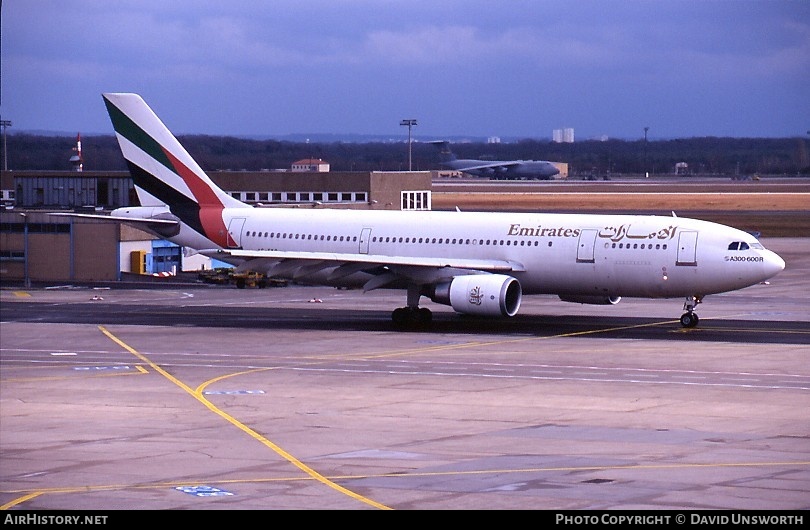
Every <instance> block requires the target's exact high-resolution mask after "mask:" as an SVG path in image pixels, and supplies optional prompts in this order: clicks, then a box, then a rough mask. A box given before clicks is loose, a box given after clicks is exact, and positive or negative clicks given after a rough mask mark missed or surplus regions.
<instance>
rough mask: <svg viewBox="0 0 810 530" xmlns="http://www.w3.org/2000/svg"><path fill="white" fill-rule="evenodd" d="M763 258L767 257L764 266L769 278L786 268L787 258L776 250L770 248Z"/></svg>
mask: <svg viewBox="0 0 810 530" xmlns="http://www.w3.org/2000/svg"><path fill="white" fill-rule="evenodd" d="M763 258H765V259H764V266H763V268H764V271H765V274H766V275H767V276H766V277H767V278H770V277H771V276H776V275H777V274H779V273H780V272H782V271H783V270H785V260H783V259H782V257H781V256H780V255H779V254H777V253H776V252H773V251H770V250H768V251H766V252H765V255H764V256H763Z"/></svg>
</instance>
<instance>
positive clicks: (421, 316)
mask: <svg viewBox="0 0 810 530" xmlns="http://www.w3.org/2000/svg"><path fill="white" fill-rule="evenodd" d="M391 320H393V321H394V324H396V325H398V326H422V325H427V324H430V323H431V322H432V321H433V313H432V312H431V311H430V309H428V308H427V307H398V308H396V309H394V311H393V312H392V313H391Z"/></svg>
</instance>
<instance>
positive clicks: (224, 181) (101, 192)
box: [0, 160, 433, 285]
mask: <svg viewBox="0 0 810 530" xmlns="http://www.w3.org/2000/svg"><path fill="white" fill-rule="evenodd" d="M322 162H323V161H313V160H306V161H302V164H304V163H306V165H307V166H308V168H307V169H308V170H304V171H213V172H208V175H209V177H210V178H211V179H212V180H213V181H214V182H215V183H216V184H217V185H218V186H220V187H221V188H222V189H224V190H226V191H227V192H228V193H229V194H231V195H232V196H233V197H235V198H237V199H239V200H241V201H243V202H246V203H248V204H252V205H254V206H255V207H258V208H279V207H282V208H285V207H286V208H353V209H369V210H377V209H381V210H430V209H431V182H432V177H433V175H432V173H431V172H430V171H402V172H397V171H372V172H329V171H328V165H327V166H326V169H327V170H326V171H324V163H322ZM313 165H314V166H315V167H316V168H317V169H316V170H312V169H311V167H312V166H313ZM0 201H1V203H0V204H1V205H2V208H1V209H0V281H12V282H18V281H22V282H24V283H25V284H26V285H28V284H30V283H31V282H66V283H69V282H82V281H105V282H110V281H123V280H127V279H132V277H133V276H134V277H139V276H143V277H146V276H150V277H151V276H154V275H165V274H177V273H179V272H191V271H199V270H204V269H211V268H215V267H220V266H225V264H224V263H219V262H216V261H212V260H211V259H210V258H206V257H203V256H199V255H194V256H191V255H184V252H183V249H182V248H180V247H177V246H176V245H174V244H173V243H170V242H168V241H164V240H161V239H158V238H155V237H154V236H152V235H151V234H148V233H146V232H143V231H141V230H138V229H136V228H133V227H130V226H128V225H122V224H117V223H110V222H105V221H99V220H95V219H83V218H78V217H66V216H54V215H51V214H52V213H54V212H62V213H65V212H77V213H89V212H92V213H94V214H99V213H101V214H103V213H109V212H110V211H111V210H113V209H115V208H119V207H125V206H137V205H138V199H137V195H136V194H135V188H134V186H133V183H132V178H131V177H130V175H129V172H127V171H107V172H105V171H86V170H83V171H75V170H74V171H0Z"/></svg>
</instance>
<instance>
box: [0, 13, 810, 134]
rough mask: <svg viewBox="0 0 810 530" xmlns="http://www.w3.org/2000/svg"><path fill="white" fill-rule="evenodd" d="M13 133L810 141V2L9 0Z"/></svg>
mask: <svg viewBox="0 0 810 530" xmlns="http://www.w3.org/2000/svg"><path fill="white" fill-rule="evenodd" d="M0 9H2V35H0V45H2V49H1V50H0V52H1V55H2V67H1V73H2V79H0V89H1V90H2V92H0V117H2V119H4V120H11V121H12V122H13V126H12V127H11V128H10V129H9V133H14V132H19V131H46V130H47V131H60V132H65V133H67V134H75V133H76V132H81V133H82V134H85V135H92V134H113V131H112V126H111V124H110V122H109V118H108V117H107V114H106V111H105V108H104V104H103V101H102V98H101V93H102V92H137V93H139V94H141V95H142V96H143V97H144V99H145V100H146V102H147V103H148V104H149V105H150V106H151V107H152V108H153V110H155V112H156V113H157V114H158V116H160V117H161V119H162V120H163V121H164V122H165V123H166V125H167V126H168V127H169V129H171V130H172V131H173V132H174V133H175V134H209V135H234V136H241V135H260V136H273V135H286V134H292V133H313V134H314V133H334V134H343V133H347V134H372V135H390V136H391V137H392V138H397V137H402V136H404V137H407V128H405V127H401V126H400V125H399V122H400V121H401V120H403V119H416V120H417V122H418V124H417V126H416V127H414V128H413V135H414V137H415V138H416V139H421V140H432V139H441V138H443V137H449V136H460V135H462V136H463V135H469V136H474V137H487V136H500V137H507V138H508V137H523V138H550V137H551V134H552V130H554V129H561V128H569V127H570V128H573V129H574V131H575V137H576V139H577V140H584V139H591V138H599V137H608V138H623V139H637V138H640V137H643V135H644V127H649V137H650V138H651V139H655V138H687V137H702V136H729V137H803V138H807V135H808V131H810V1H807V0H644V1H640V0H622V1H618V0H617V1H607V0H599V1H597V0H505V1H501V2H493V1H492V0H488V1H481V0H464V1H462V0H458V1H457V0H449V1H448V0H441V1H436V0H431V1H423V0H410V1H405V0H312V1H307V0H289V1H288V0H272V1H257V0H252V1H243V0H231V1H228V2H223V1H222V0H216V1H214V0H193V1H192V0H181V1H168V0H159V1H158V0H115V1H110V0H6V1H5V2H2V6H1V7H0Z"/></svg>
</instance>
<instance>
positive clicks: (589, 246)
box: [577, 228, 598, 263]
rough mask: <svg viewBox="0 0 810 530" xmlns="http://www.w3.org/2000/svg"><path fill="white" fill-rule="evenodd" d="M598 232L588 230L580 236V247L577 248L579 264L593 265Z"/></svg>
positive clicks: (583, 231)
mask: <svg viewBox="0 0 810 530" xmlns="http://www.w3.org/2000/svg"><path fill="white" fill-rule="evenodd" d="M597 232H598V230H593V229H591V228H586V229H584V230H582V232H580V234H579V246H577V263H593V262H594V257H593V252H594V251H593V246H594V244H595V242H596V233H597Z"/></svg>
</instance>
